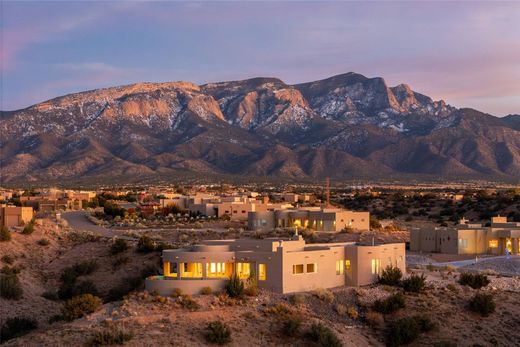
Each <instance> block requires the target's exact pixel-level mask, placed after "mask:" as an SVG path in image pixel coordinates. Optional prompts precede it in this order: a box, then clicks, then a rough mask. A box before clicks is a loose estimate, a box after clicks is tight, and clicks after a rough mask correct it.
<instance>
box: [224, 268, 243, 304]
mask: <svg viewBox="0 0 520 347" xmlns="http://www.w3.org/2000/svg"><path fill="white" fill-rule="evenodd" d="M226 293H227V294H228V295H229V296H230V297H232V298H239V297H242V296H243V295H244V282H242V280H241V279H240V278H239V277H238V274H236V273H235V274H233V275H232V276H231V278H230V279H229V281H228V283H226Z"/></svg>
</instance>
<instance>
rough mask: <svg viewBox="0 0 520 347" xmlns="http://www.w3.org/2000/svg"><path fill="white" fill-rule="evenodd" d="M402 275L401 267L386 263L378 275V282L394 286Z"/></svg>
mask: <svg viewBox="0 0 520 347" xmlns="http://www.w3.org/2000/svg"><path fill="white" fill-rule="evenodd" d="M401 277H403V273H402V271H401V269H399V268H398V267H395V266H391V265H388V266H387V267H386V268H385V269H384V270H383V272H382V274H381V276H379V283H381V284H386V285H389V286H396V285H398V284H399V281H400V280H401Z"/></svg>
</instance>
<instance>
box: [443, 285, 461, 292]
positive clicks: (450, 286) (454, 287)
mask: <svg viewBox="0 0 520 347" xmlns="http://www.w3.org/2000/svg"><path fill="white" fill-rule="evenodd" d="M446 289H448V290H449V291H450V292H454V293H457V292H458V291H459V290H458V288H457V287H456V286H455V285H454V284H452V283H448V284H447V285H446Z"/></svg>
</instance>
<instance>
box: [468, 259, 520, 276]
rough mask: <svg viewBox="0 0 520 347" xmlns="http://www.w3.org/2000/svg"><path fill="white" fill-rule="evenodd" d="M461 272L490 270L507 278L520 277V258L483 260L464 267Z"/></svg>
mask: <svg viewBox="0 0 520 347" xmlns="http://www.w3.org/2000/svg"><path fill="white" fill-rule="evenodd" d="M460 270H461V271H463V270H476V271H486V270H490V272H496V273H499V274H501V275H505V276H520V257H514V258H509V259H507V258H501V259H489V260H481V261H479V262H478V263H476V264H472V265H466V266H463V267H461V268H460Z"/></svg>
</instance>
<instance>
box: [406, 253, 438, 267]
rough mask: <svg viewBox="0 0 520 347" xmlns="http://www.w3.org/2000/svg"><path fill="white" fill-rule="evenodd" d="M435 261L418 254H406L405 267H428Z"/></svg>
mask: <svg viewBox="0 0 520 347" xmlns="http://www.w3.org/2000/svg"><path fill="white" fill-rule="evenodd" d="M435 262H436V261H435V260H433V259H432V258H430V257H427V256H424V255H419V254H407V255H406V264H407V265H418V264H419V265H428V264H432V263H435Z"/></svg>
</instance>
